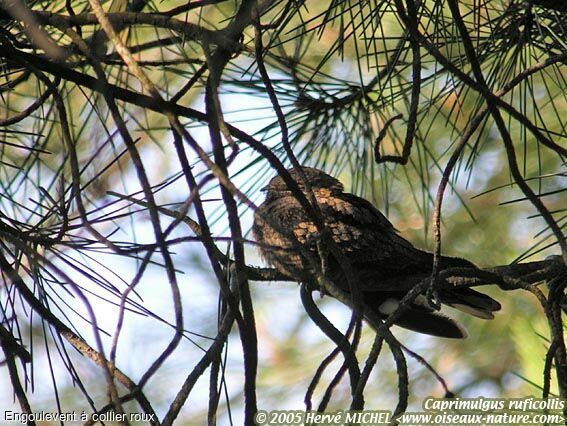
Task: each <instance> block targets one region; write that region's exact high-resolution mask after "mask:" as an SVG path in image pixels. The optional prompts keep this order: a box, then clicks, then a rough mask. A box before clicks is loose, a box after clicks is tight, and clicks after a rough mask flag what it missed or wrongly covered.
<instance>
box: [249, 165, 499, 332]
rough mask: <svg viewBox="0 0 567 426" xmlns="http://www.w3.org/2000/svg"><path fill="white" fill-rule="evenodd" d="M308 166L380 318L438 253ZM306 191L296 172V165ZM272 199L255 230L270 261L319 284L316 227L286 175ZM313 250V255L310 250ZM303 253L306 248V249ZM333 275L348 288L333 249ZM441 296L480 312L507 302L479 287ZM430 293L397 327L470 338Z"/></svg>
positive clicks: (488, 314)
mask: <svg viewBox="0 0 567 426" xmlns="http://www.w3.org/2000/svg"><path fill="white" fill-rule="evenodd" d="M303 171H304V173H305V176H306V178H307V181H308V182H309V185H310V186H311V189H312V191H313V194H314V195H315V199H316V200H317V203H318V205H319V208H320V210H321V213H322V216H323V220H324V222H325V226H326V228H327V229H328V230H329V232H330V235H331V236H332V238H333V241H334V242H335V244H336V245H337V246H338V248H339V249H340V251H341V253H342V255H343V256H344V258H346V259H348V261H349V262H350V265H351V266H352V268H353V270H354V271H355V274H356V283H357V285H358V288H359V289H360V291H361V294H362V298H363V303H364V304H365V305H366V306H367V307H370V308H371V309H372V311H373V312H374V313H375V314H376V315H378V316H379V317H381V318H385V317H387V315H388V314H390V313H391V312H392V311H393V310H395V308H396V306H397V302H398V301H399V300H400V299H401V298H402V297H403V296H404V295H405V294H406V293H407V292H408V291H409V290H410V289H411V288H412V287H413V286H415V285H416V284H417V283H418V282H419V281H421V280H422V279H423V278H426V277H427V276H428V275H430V274H431V268H432V261H433V258H432V254H431V253H427V252H425V251H423V250H419V249H417V248H415V247H414V246H413V245H412V244H411V243H410V242H408V241H407V240H405V239H404V238H402V237H401V236H400V235H398V233H397V232H396V230H395V229H394V227H393V226H392V224H391V223H390V222H389V221H388V219H386V217H385V216H384V215H382V213H380V212H379V211H378V209H376V208H375V207H374V206H373V205H372V204H371V203H369V202H368V201H366V200H365V199H363V198H360V197H357V196H356V195H353V194H349V193H345V192H343V185H342V184H341V183H340V182H339V181H338V180H337V179H335V178H333V177H331V176H329V175H328V174H326V173H324V172H322V171H320V170H317V169H314V168H309V167H304V168H303ZM289 172H290V174H291V176H292V178H293V179H294V180H295V181H296V182H297V184H298V185H299V187H300V189H301V191H302V192H304V193H307V191H306V189H305V187H304V185H303V183H302V181H301V179H300V178H299V174H298V172H297V171H296V170H294V169H290V170H289ZM265 190H266V191H267V195H266V201H265V202H264V203H263V204H262V205H261V206H260V207H259V208H258V210H257V211H256V214H255V222H254V226H253V228H252V231H253V233H254V237H255V239H256V241H257V242H258V243H259V248H260V253H261V254H262V256H263V257H264V259H265V260H266V261H267V262H268V263H269V264H270V265H272V266H273V267H275V268H276V269H277V270H278V271H279V272H281V273H283V274H285V275H287V276H289V277H291V278H293V279H295V280H297V281H299V282H313V281H314V279H313V277H314V269H313V268H312V266H311V265H312V263H310V262H309V259H308V257H311V259H319V256H318V254H317V242H318V241H321V238H320V234H319V233H318V232H317V227H316V226H315V224H314V222H313V221H312V220H311V218H310V217H309V215H308V214H307V212H306V211H305V210H304V209H303V208H302V206H301V204H300V203H299V201H298V200H297V199H296V197H294V195H293V193H292V192H291V191H290V190H289V188H288V186H287V185H286V184H285V182H284V180H283V179H282V178H281V177H279V176H276V177H275V178H273V179H272V180H271V181H270V183H269V184H268V186H267V187H266V188H265ZM306 252H307V253H309V252H311V253H313V254H314V256H309V255H307V256H306V255H305V253H306ZM302 253H303V254H302ZM326 264H327V271H326V272H327V274H328V277H329V278H330V279H331V280H332V281H333V282H334V284H335V285H336V286H338V287H339V288H341V289H342V290H344V291H349V286H348V282H347V279H346V277H345V276H344V272H343V270H342V268H341V267H340V266H339V264H338V262H337V261H336V259H334V258H333V256H332V255H329V256H328V259H327V262H326ZM449 267H474V265H473V264H472V263H470V262H468V261H466V260H464V259H458V258H452V257H443V258H442V259H441V268H442V269H444V268H449ZM440 298H441V301H442V302H443V303H446V304H448V305H450V306H453V307H455V308H458V309H461V310H463V311H465V312H467V313H470V314H472V315H475V316H477V317H480V318H485V319H489V318H492V317H493V314H492V313H493V311H496V310H498V309H500V304H499V303H498V302H496V301H495V300H493V299H491V298H490V297H488V296H486V295H484V294H482V293H478V292H476V291H474V290H472V289H464V288H463V289H455V290H452V291H443V292H442V293H441V294H440ZM424 299H425V298H424V297H420V298H417V299H416V301H415V302H414V304H413V305H412V307H411V309H409V310H408V311H407V312H406V313H404V314H403V315H402V317H401V318H400V319H399V321H397V323H396V324H397V325H400V326H402V327H405V328H409V329H412V330H415V331H419V332H423V333H427V334H433V335H437V336H443V337H465V331H464V329H463V328H462V326H460V325H459V324H458V323H456V322H455V321H454V320H452V319H450V318H448V317H446V316H444V315H442V314H439V313H438V312H436V311H435V310H433V309H432V308H431V307H430V306H429V305H428V304H427V302H426V301H425V300H424Z"/></svg>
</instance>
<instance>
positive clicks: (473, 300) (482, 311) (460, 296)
mask: <svg viewBox="0 0 567 426" xmlns="http://www.w3.org/2000/svg"><path fill="white" fill-rule="evenodd" d="M440 297H441V302H443V303H444V304H446V305H449V306H451V307H452V308H455V309H458V310H459V311H462V312H465V313H467V314H470V315H473V316H475V317H477V318H482V319H493V318H494V312H495V311H499V310H500V309H501V308H502V306H501V305H500V303H498V302H497V301H496V300H494V299H493V298H492V297H490V296H487V295H486V294H483V293H479V292H478V291H475V290H473V289H470V288H460V289H455V290H451V291H444V292H443V293H442V294H441V295H440Z"/></svg>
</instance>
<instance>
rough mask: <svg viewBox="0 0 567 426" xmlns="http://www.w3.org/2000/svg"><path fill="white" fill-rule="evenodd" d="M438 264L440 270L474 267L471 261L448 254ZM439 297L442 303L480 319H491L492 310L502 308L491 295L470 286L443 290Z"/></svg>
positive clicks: (492, 316)
mask: <svg viewBox="0 0 567 426" xmlns="http://www.w3.org/2000/svg"><path fill="white" fill-rule="evenodd" d="M439 266H440V269H442V270H443V269H447V268H476V266H475V265H474V264H473V263H471V262H469V261H468V260H466V259H461V258H458V257H449V256H443V257H441V262H440V265H439ZM440 297H441V302H442V303H444V304H446V305H449V306H451V307H453V308H455V309H458V310H459V311H462V312H465V313H467V314H469V315H473V316H475V317H477V318H482V319H493V318H494V313H493V312H495V311H499V310H500V309H501V308H502V306H501V305H500V303H498V302H497V301H496V300H494V299H493V298H492V297H490V296H487V295H486V294H483V293H479V292H478V291H475V290H473V289H470V288H459V289H455V290H445V291H443V293H442V294H441V295H440Z"/></svg>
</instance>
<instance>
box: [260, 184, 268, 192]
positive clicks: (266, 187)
mask: <svg viewBox="0 0 567 426" xmlns="http://www.w3.org/2000/svg"><path fill="white" fill-rule="evenodd" d="M268 186H269V185H266V186H264V187H262V188H260V191H261V192H267V191H268Z"/></svg>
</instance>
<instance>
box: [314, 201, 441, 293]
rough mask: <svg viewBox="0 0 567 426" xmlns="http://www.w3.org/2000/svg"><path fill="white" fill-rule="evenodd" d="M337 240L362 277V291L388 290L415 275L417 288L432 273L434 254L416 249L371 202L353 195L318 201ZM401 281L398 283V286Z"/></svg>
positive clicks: (412, 281) (413, 280) (360, 279)
mask: <svg viewBox="0 0 567 426" xmlns="http://www.w3.org/2000/svg"><path fill="white" fill-rule="evenodd" d="M318 201H320V206H321V211H322V213H323V217H324V218H325V222H326V225H327V227H328V228H329V229H330V231H331V232H332V235H333V240H334V241H335V243H337V245H338V246H339V247H340V248H341V250H342V252H343V253H344V255H345V256H346V258H347V259H348V260H349V261H350V263H351V265H352V267H353V268H354V270H355V271H356V273H357V274H358V275H359V277H358V279H359V282H360V285H361V288H365V289H366V288H369V289H370V288H376V289H377V290H379V289H385V288H384V285H386V281H391V282H392V285H395V288H396V289H400V287H399V285H400V279H402V278H405V277H407V276H411V277H413V278H415V279H412V280H411V283H408V287H409V288H411V286H413V285H415V284H416V282H418V281H419V279H420V277H421V276H423V277H425V276H426V275H427V274H428V273H430V271H431V260H432V258H431V254H430V253H426V252H424V251H422V250H419V249H417V248H415V247H414V246H413V245H412V244H411V243H410V242H409V241H407V240H405V239H404V238H403V237H401V236H400V235H398V234H397V232H396V230H395V229H394V227H393V225H392V224H391V223H390V221H388V219H386V217H384V215H383V214H382V213H380V212H379V211H378V209H376V208H375V207H374V206H373V205H372V204H371V203H369V202H368V201H366V200H365V199H363V198H360V197H357V196H355V195H352V194H346V193H342V194H339V195H336V196H334V197H327V198H321V199H318ZM396 282H397V284H396Z"/></svg>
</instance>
